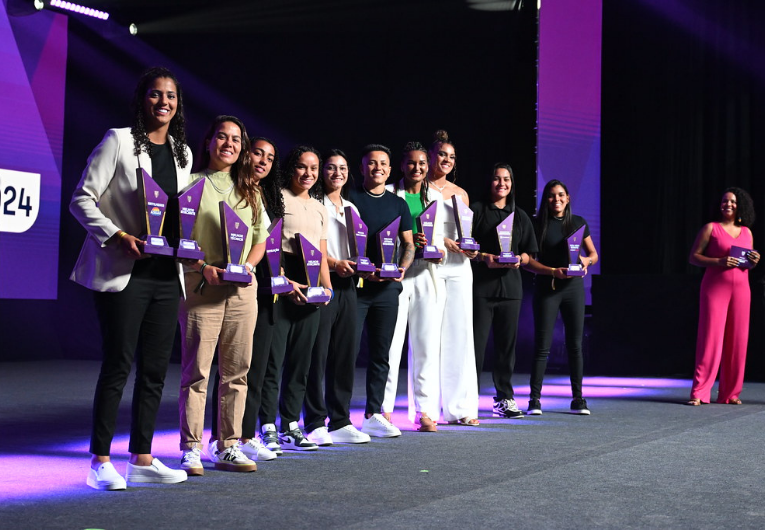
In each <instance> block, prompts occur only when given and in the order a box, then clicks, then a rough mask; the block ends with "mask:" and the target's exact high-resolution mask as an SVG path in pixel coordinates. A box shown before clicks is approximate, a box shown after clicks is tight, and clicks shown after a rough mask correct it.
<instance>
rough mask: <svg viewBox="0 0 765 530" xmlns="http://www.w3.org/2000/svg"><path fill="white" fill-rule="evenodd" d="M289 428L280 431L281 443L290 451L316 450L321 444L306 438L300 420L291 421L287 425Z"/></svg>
mask: <svg viewBox="0 0 765 530" xmlns="http://www.w3.org/2000/svg"><path fill="white" fill-rule="evenodd" d="M287 427H288V429H289V430H287V431H285V432H281V433H279V443H280V444H281V446H282V447H283V448H284V449H288V450H290V451H316V450H317V449H318V448H319V446H318V445H316V444H315V443H313V442H311V441H308V440H306V438H305V436H303V431H301V430H300V427H299V426H298V422H296V421H291V422H290V424H289V425H288V426H287Z"/></svg>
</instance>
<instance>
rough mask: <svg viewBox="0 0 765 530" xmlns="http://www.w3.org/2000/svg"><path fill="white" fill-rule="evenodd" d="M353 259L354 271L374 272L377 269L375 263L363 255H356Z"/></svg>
mask: <svg viewBox="0 0 765 530" xmlns="http://www.w3.org/2000/svg"><path fill="white" fill-rule="evenodd" d="M353 261H355V262H356V272H374V271H376V270H377V268H376V267H375V264H374V263H372V262H371V261H370V260H369V258H365V257H364V256H357V257H356V258H355V259H354V260H353Z"/></svg>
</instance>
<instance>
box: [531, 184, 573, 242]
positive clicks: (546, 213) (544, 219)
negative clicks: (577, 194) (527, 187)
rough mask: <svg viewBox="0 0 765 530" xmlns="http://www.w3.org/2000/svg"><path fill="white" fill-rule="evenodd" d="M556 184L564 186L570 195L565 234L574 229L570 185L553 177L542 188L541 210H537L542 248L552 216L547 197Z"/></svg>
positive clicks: (564, 218)
mask: <svg viewBox="0 0 765 530" xmlns="http://www.w3.org/2000/svg"><path fill="white" fill-rule="evenodd" d="M555 186H560V187H561V188H563V190H564V191H565V192H566V195H567V196H568V204H566V209H565V210H564V211H563V235H564V236H567V235H569V234H571V232H573V231H574V221H573V220H572V219H571V194H569V192H568V187H566V185H565V184H563V183H562V182H561V181H560V180H557V179H553V180H551V181H549V182H548V183H547V184H545V187H544V189H543V190H542V197H541V198H540V199H539V211H538V212H537V217H536V220H537V224H538V225H539V226H540V227H541V231H540V234H539V241H538V243H539V247H540V248H541V247H542V242H543V241H544V240H545V236H546V235H547V226H548V222H549V220H550V217H551V215H550V207H549V206H548V204H547V197H548V195H550V190H552V189H553V188H554V187H555Z"/></svg>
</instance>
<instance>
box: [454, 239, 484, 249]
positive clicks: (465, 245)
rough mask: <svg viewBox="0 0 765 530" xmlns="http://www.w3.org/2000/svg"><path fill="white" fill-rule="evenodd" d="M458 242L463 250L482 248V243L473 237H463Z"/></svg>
mask: <svg viewBox="0 0 765 530" xmlns="http://www.w3.org/2000/svg"><path fill="white" fill-rule="evenodd" d="M457 244H458V245H459V247H460V248H461V249H462V250H481V245H479V244H478V243H477V242H476V240H475V239H473V238H472V237H463V238H462V239H460V240H459V241H458V243H457Z"/></svg>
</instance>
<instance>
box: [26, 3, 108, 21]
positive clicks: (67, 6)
mask: <svg viewBox="0 0 765 530" xmlns="http://www.w3.org/2000/svg"><path fill="white" fill-rule="evenodd" d="M36 2H37V0H36V1H35V4H36ZM41 3H42V2H41ZM50 5H51V7H57V8H59V9H63V10H65V11H71V12H72V13H78V14H80V15H86V16H89V17H93V18H99V19H101V20H107V19H108V18H109V13H107V12H105V11H99V10H98V9H93V8H92V7H85V6H81V5H79V4H75V3H73V2H64V1H62V0H51V2H50Z"/></svg>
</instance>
